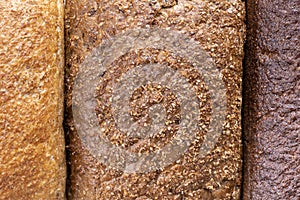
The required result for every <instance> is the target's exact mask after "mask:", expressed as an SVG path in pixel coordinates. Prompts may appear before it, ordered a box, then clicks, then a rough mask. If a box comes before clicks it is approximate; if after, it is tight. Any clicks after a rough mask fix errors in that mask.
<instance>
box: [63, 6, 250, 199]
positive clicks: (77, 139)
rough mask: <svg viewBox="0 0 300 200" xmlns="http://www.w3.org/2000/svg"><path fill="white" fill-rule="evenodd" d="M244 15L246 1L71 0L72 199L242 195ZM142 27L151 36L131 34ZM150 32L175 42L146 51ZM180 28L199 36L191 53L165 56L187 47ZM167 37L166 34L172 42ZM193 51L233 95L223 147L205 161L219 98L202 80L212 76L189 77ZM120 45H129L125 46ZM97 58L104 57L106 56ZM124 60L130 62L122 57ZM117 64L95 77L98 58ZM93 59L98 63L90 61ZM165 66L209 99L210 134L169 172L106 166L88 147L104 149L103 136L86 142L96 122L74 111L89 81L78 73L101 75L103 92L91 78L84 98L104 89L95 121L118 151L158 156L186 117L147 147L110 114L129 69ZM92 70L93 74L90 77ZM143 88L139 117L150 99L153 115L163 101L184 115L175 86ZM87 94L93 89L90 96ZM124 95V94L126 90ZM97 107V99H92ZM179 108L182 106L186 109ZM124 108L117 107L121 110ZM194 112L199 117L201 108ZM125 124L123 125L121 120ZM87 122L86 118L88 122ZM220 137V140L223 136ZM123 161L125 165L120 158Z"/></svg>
mask: <svg viewBox="0 0 300 200" xmlns="http://www.w3.org/2000/svg"><path fill="white" fill-rule="evenodd" d="M244 15H245V8H244V4H243V2H242V1H240V0H231V1H228V0H192V1H188V0H178V1H175V0H167V1H166V0H153V1H148V0H141V1H129V0H125V1H124V0H117V1H110V0H104V1H100V0H82V1H71V0H68V1H67V2H66V63H67V66H66V79H65V80H66V83H65V84H66V102H67V109H66V111H67V113H66V121H65V122H66V129H67V131H68V132H67V135H68V155H69V158H70V163H69V167H70V176H69V180H68V196H69V197H70V199H239V198H240V186H241V164H242V161H241V83H242V59H243V42H244V37H245V26H244ZM139 28H143V30H144V31H141V32H138V31H137V32H135V31H133V32H130V31H132V30H137V29H139ZM145 30H149V34H148V35H150V36H151V35H152V34H154V35H155V34H156V36H158V37H156V36H153V38H154V39H153V40H154V43H159V44H166V43H167V44H166V45H165V46H163V45H161V46H160V48H158V47H153V46H151V45H153V44H151V42H150V43H149V47H147V46H144V45H145V44H146V42H147V41H148V42H149V40H150V41H151V39H149V36H147V34H146V33H145V32H147V31H145ZM158 30H165V32H164V31H161V32H160V33H158V32H159V31H158ZM176 31H180V33H182V34H183V35H185V36H187V37H188V38H191V39H194V43H193V44H191V45H188V47H184V48H178V52H175V51H169V50H168V49H165V47H170V48H173V47H174V48H175V47H176V45H177V43H176V41H177V40H178V41H179V43H180V44H179V46H180V45H183V46H184V42H183V39H184V38H185V36H183V37H178V38H176V37H170V34H169V33H170V32H172V33H174V32H176ZM162 33H165V35H164V34H162ZM126 34H129V35H126ZM120 35H121V36H120ZM175 35H176V34H175ZM123 36H124V37H125V38H126V37H127V36H128V40H126V39H124V38H123V39H124V40H118V39H120V38H122V37H123ZM164 36H165V38H164ZM177 36H178V35H177ZM116 38H118V39H116ZM142 38H144V39H145V43H143V41H141V40H143V39H142ZM155 38H156V39H157V40H155ZM132 39H134V41H135V42H132V44H131V45H128V42H129V41H131V40H132ZM176 39H177V40H176ZM105 41H106V43H105ZM110 41H111V42H110ZM160 41H161V43H160ZM167 41H173V42H174V45H173V46H172V45H170V43H169V42H167ZM190 41H191V40H189V39H187V43H186V44H190ZM165 42H166V43H165ZM103 43H104V47H103V48H102V49H101V48H100V49H99V45H100V46H103ZM105 44H106V45H105ZM194 44H197V45H199V46H200V47H201V48H199V49H197V48H195V49H194V53H195V55H197V52H199V51H201V49H202V50H203V51H204V52H206V53H207V55H208V56H209V57H211V61H212V62H213V63H214V65H215V66H216V69H217V70H216V71H217V72H215V74H213V75H214V76H218V75H217V73H221V75H222V76H221V77H222V78H221V79H222V80H223V82H224V87H225V94H226V98H227V102H226V103H227V109H226V111H225V113H222V112H220V113H218V115H220V116H222V115H224V114H225V121H224V123H223V124H222V130H220V133H221V135H220V137H219V138H218V140H217V142H216V146H215V148H213V150H212V151H210V152H209V153H208V154H207V155H206V156H205V157H204V158H199V157H198V154H199V152H200V147H201V144H202V142H203V140H204V138H205V137H204V135H205V134H206V132H207V128H208V124H209V120H210V118H211V104H212V102H211V100H209V99H210V98H209V97H208V96H209V95H211V93H214V92H217V91H210V92H211V93H210V94H208V91H207V90H208V89H207V85H206V83H207V82H205V81H203V79H202V78H203V77H202V78H201V76H205V74H200V77H199V74H197V73H195V72H194V71H192V70H190V71H189V69H191V68H192V66H193V63H191V62H189V59H193V55H194V54H193V53H192V51H188V49H189V48H190V47H191V48H192V47H193V46H194ZM116 45H120V46H119V47H120V48H118V46H116ZM124 45H125V46H126V45H128V50H127V51H126V50H124V49H123V47H124ZM138 45H140V46H143V48H140V49H134V50H133V48H134V47H135V46H138ZM168 45H169V46H168ZM110 48H112V49H113V50H111V53H110V54H109V53H107V52H109V51H105V49H106V50H108V49H110ZM185 48H186V49H185ZM102 50H103V51H102ZM118 50H119V51H118ZM185 50H186V51H185ZM123 51H124V52H123ZM180 52H181V53H182V52H183V54H184V52H188V55H191V56H185V57H182V56H180V55H179V54H180ZM97 53H99V55H98V56H97V55H96V54H97ZM120 53H121V54H123V55H121V56H120V55H119V54H120ZM111 57H115V59H114V61H113V62H112V63H111V65H110V66H107V67H108V68H107V70H106V71H105V72H103V73H101V74H99V73H93V70H96V69H97V67H101V66H100V64H99V63H98V61H99V60H101V59H104V60H105V59H110V58H111ZM87 60H90V61H93V62H94V63H93V62H92V63H89V61H87ZM162 63H164V64H165V65H166V66H171V68H172V69H177V70H179V71H180V70H183V71H181V72H182V73H181V75H183V76H185V77H187V79H189V81H190V84H195V85H194V86H195V92H194V93H197V95H198V98H199V99H201V100H203V102H204V103H203V104H201V106H200V107H201V109H200V110H201V112H200V113H201V114H200V115H201V116H200V118H201V119H202V122H203V124H202V128H203V129H202V130H201V131H199V132H195V134H196V139H195V140H194V141H193V144H192V145H191V146H190V148H189V149H188V151H187V152H186V153H185V154H182V155H181V157H180V158H179V159H178V160H176V161H175V162H173V163H171V164H170V165H167V166H165V167H164V168H162V169H156V170H154V171H150V172H147V173H126V172H124V171H122V170H119V169H117V170H116V169H111V168H109V167H108V166H107V165H106V164H107V163H103V162H101V161H100V160H99V159H98V157H97V153H96V152H92V151H91V149H90V148H89V145H90V144H87V141H89V142H90V143H91V145H94V147H97V148H99V149H102V148H104V147H103V146H101V145H99V143H97V138H98V137H97V136H96V135H94V139H93V137H91V139H90V140H89V139H87V138H89V137H90V136H91V135H93V134H94V133H93V132H87V133H86V135H81V133H79V131H78V130H79V129H81V128H85V127H87V126H89V125H90V124H83V126H77V125H76V123H74V119H73V117H74V116H75V115H76V113H74V112H73V111H74V110H72V104H73V103H74V102H73V101H72V98H73V100H74V98H75V106H74V104H73V108H75V109H80V108H78V105H77V103H79V104H81V103H84V102H76V97H74V96H76V95H77V92H74V81H75V79H76V80H77V82H76V84H75V86H76V87H77V86H78V87H79V88H80V87H82V86H83V85H84V84H86V83H88V82H85V81H83V82H81V81H82V80H81V79H80V78H78V74H81V75H82V73H84V72H87V73H90V75H95V76H98V80H99V85H98V87H97V90H96V88H93V81H92V80H91V81H90V83H91V85H90V88H89V87H88V85H87V87H86V88H85V90H84V91H81V92H82V94H83V95H82V97H83V98H84V97H85V94H88V93H93V90H96V92H95V95H96V96H97V105H96V106H95V108H94V115H96V114H97V116H98V119H99V126H100V127H101V128H99V129H101V130H102V129H103V130H104V132H105V134H104V137H106V138H107V140H109V141H110V143H111V144H112V145H115V146H120V147H122V148H123V147H124V149H126V148H127V149H130V150H131V151H137V152H142V153H144V152H149V151H150V150H151V148H154V149H155V147H156V146H155V145H154V143H155V144H157V145H158V146H159V145H160V146H159V147H161V146H164V145H166V144H167V143H168V142H169V141H170V140H171V138H172V137H173V135H174V133H173V132H172V131H174V129H172V128H174V127H175V131H174V132H176V123H177V122H180V119H178V118H176V117H175V118H171V119H173V121H174V122H175V125H174V127H171V128H170V131H169V132H168V131H166V132H165V135H164V134H161V137H157V138H150V139H149V138H147V139H144V140H143V139H136V138H130V137H127V136H126V134H122V133H120V132H118V130H117V128H116V126H115V125H114V124H115V123H114V122H113V121H111V120H113V119H112V117H111V116H112V115H114V113H112V112H111V109H110V105H111V104H110V103H111V102H110V96H111V93H110V86H111V84H113V83H112V82H113V81H116V82H118V80H119V78H120V77H121V79H122V76H121V74H126V73H127V72H128V71H130V70H134V69H136V68H138V66H150V67H151V65H152V64H153V65H155V64H158V65H159V64H162ZM89 67H91V68H93V69H92V70H89ZM146 70H147V69H146ZM185 70H187V71H185ZM148 73H149V74H148V75H149V76H152V75H151V73H152V72H151V71H149V72H148ZM153 73H155V72H153ZM137 74H138V73H137ZM83 76H84V74H83ZM146 76H147V74H146ZM81 78H82V77H81ZM121 79H120V80H121ZM87 81H89V80H87ZM124 81H126V79H125V80H124ZM171 81H172V80H171ZM133 82H134V81H133ZM196 83H198V84H196ZM205 85H206V86H205ZM121 86H122V85H121ZM120 88H122V87H120ZM125 89H126V88H125ZM136 89H137V90H135V92H134V93H133V94H132V98H131V106H132V107H131V108H132V110H131V111H132V112H131V114H132V117H133V118H135V119H136V120H138V119H140V118H139V117H140V116H143V115H144V114H145V113H143V109H144V107H142V106H141V105H142V102H143V101H144V100H145V102H146V104H147V105H148V107H147V108H146V109H148V108H149V105H150V104H151V105H152V104H154V103H155V102H162V104H164V105H166V106H167V107H168V106H170V105H174V107H175V109H174V110H171V111H170V112H171V114H174V115H175V116H176V114H178V113H177V111H178V110H176V109H177V107H176V106H178V104H177V102H176V100H175V97H174V95H173V94H172V92H170V90H171V89H172V88H169V89H170V90H167V89H165V90H164V89H161V87H160V86H158V85H155V84H154V85H151V84H150V85H146V86H145V87H142V88H136ZM88 90H91V92H89V91H88ZM76 91H77V90H76ZM119 92H120V93H122V90H120V91H119ZM75 93H76V94H75ZM154 94H156V95H157V96H158V97H157V96H155V95H154ZM117 95H118V94H117ZM164 95H166V96H167V97H166V98H165V99H164V100H160V98H159V97H160V96H164ZM146 97H149V99H148V100H147V98H146ZM89 100H90V99H89V97H88V98H87V99H86V101H89ZM84 101H85V100H84ZM149 102H150V103H149ZM151 102H152V103H151ZM153 102H154V103H153ZM180 106H181V108H182V107H183V106H184V105H180ZM180 106H179V107H180ZM215 106H217V105H215ZM118 108H121V107H118ZM141 110H142V111H141ZM92 111H93V110H92ZM117 111H118V109H116V112H117ZM172 112H173V113H172ZM191 112H194V110H192V111H191ZM81 114H82V115H83V116H84V115H88V114H87V112H83V113H81ZM145 115H147V114H145ZM117 117H120V116H117ZM82 120H85V118H82ZM120 120H122V117H121V119H120ZM173 121H172V123H173ZM77 122H78V121H77ZM79 122H81V121H80V120H79ZM170 123H171V122H170ZM168 130H169V129H168ZM214 134H216V135H217V132H215V133H214ZM143 148H144V149H143ZM149 149H150V150H149ZM104 153H105V152H104ZM112 154H114V153H112ZM174 154H176V152H174ZM112 156H114V155H112ZM119 161H120V162H121V159H120V160H119ZM143 164H145V163H143ZM146 164H147V163H146Z"/></svg>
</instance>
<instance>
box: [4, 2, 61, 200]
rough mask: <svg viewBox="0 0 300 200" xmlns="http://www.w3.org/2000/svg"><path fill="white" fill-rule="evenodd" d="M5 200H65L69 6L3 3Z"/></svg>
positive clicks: (54, 3) (42, 3) (56, 3)
mask: <svg viewBox="0 0 300 200" xmlns="http://www.w3.org/2000/svg"><path fill="white" fill-rule="evenodd" d="M0 16H1V20H0V106H1V107H0V199H5V200H8V199H12V200H15V199H64V197H65V179H66V167H65V154H64V149H65V144H64V135H63V130H62V120H63V66H64V59H63V58H64V43H63V2H62V1H60V0H59V1H54V0H50V1H48V0H47V1H46V0H40V1H36V0H34V1H32V0H25V1H19V0H17V1H1V2H0Z"/></svg>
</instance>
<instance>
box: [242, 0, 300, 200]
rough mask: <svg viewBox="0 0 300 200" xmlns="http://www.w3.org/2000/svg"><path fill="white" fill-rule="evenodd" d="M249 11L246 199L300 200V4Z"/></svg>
mask: <svg viewBox="0 0 300 200" xmlns="http://www.w3.org/2000/svg"><path fill="white" fill-rule="evenodd" d="M247 11H248V30H247V31H248V32H247V35H248V39H247V46H246V65H245V69H244V98H243V101H244V124H243V125H244V136H245V152H244V155H245V157H244V158H245V167H244V169H245V174H244V187H243V188H244V192H243V194H244V195H243V199H245V200H248V199H255V200H256V199H294V200H296V199H300V145H299V144H300V2H299V0H290V1H285V0H249V1H248V2H247Z"/></svg>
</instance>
